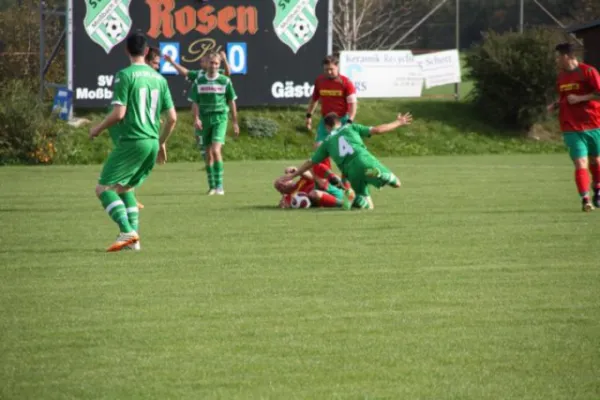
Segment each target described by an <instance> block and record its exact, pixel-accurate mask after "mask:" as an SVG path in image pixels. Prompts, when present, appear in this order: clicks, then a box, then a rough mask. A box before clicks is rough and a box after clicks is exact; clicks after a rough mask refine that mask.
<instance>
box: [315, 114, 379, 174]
mask: <svg viewBox="0 0 600 400" xmlns="http://www.w3.org/2000/svg"><path fill="white" fill-rule="evenodd" d="M368 137H371V127H369V126H364V125H360V124H351V125H350V124H348V125H343V126H341V127H339V128H338V129H334V130H333V131H332V132H331V134H330V135H329V136H328V137H327V138H326V139H325V140H324V141H323V143H321V145H320V146H319V148H318V149H317V151H315V153H314V154H313V156H312V158H311V160H312V162H314V163H315V164H318V163H320V162H322V161H323V160H325V159H326V158H327V157H331V158H332V159H333V162H335V164H336V165H337V166H338V168H339V169H340V170H341V171H342V173H344V172H346V169H347V167H348V165H349V164H350V162H351V161H352V160H354V159H356V158H357V157H359V156H361V155H367V154H368V155H371V153H369V151H368V150H367V147H366V146H365V144H364V142H363V140H362V138H368Z"/></svg>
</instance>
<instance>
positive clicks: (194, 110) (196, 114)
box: [192, 103, 202, 131]
mask: <svg viewBox="0 0 600 400" xmlns="http://www.w3.org/2000/svg"><path fill="white" fill-rule="evenodd" d="M192 115H193V116H194V128H195V129H197V130H199V131H201V130H202V120H201V119H200V108H199V107H198V104H196V103H192Z"/></svg>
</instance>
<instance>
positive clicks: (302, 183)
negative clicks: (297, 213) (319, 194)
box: [282, 177, 315, 208]
mask: <svg viewBox="0 0 600 400" xmlns="http://www.w3.org/2000/svg"><path fill="white" fill-rule="evenodd" d="M314 188H315V183H314V182H312V181H309V180H308V179H305V178H303V177H302V178H300V179H299V180H298V182H296V186H295V187H294V190H293V191H292V192H291V193H289V194H284V195H283V198H282V205H284V206H285V207H288V208H289V207H290V206H291V204H292V198H293V197H294V196H295V195H296V194H298V193H304V194H306V195H307V196H308V194H309V193H310V192H312V190H313V189H314Z"/></svg>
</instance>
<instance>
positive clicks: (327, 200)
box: [319, 193, 339, 207]
mask: <svg viewBox="0 0 600 400" xmlns="http://www.w3.org/2000/svg"><path fill="white" fill-rule="evenodd" d="M319 206H321V207H338V206H339V203H338V199H336V198H335V197H334V196H332V195H330V194H329V193H323V194H322V195H321V199H320V200H319Z"/></svg>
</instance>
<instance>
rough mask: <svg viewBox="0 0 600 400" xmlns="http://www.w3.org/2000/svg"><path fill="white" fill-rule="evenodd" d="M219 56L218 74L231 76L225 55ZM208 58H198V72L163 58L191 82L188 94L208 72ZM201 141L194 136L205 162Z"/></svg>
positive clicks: (199, 137)
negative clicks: (199, 78) (220, 65)
mask: <svg viewBox="0 0 600 400" xmlns="http://www.w3.org/2000/svg"><path fill="white" fill-rule="evenodd" d="M219 55H220V56H221V60H222V61H223V68H219V74H223V75H225V76H231V68H230V67H229V63H228V62H227V55H226V54H225V52H224V51H220V52H219ZM209 56H210V54H206V55H204V56H202V58H200V69H198V70H189V69H187V68H186V67H184V66H182V65H180V64H178V63H176V62H175V60H173V57H171V56H170V55H168V54H165V55H164V56H163V57H164V59H165V60H166V61H167V62H168V63H170V64H171V65H172V66H173V68H175V69H176V70H177V72H178V73H179V74H180V75H183V76H185V78H186V79H187V80H188V81H190V82H192V84H191V85H190V88H189V89H188V93H191V91H192V88H193V86H194V82H195V81H196V79H198V77H200V76H202V75H204V74H206V71H208V63H209V60H208V59H209ZM201 139H202V136H200V135H196V145H197V146H198V148H199V149H200V152H201V154H202V159H203V160H204V161H205V162H206V151H205V149H204V146H202V143H201V142H200V140H201Z"/></svg>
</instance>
